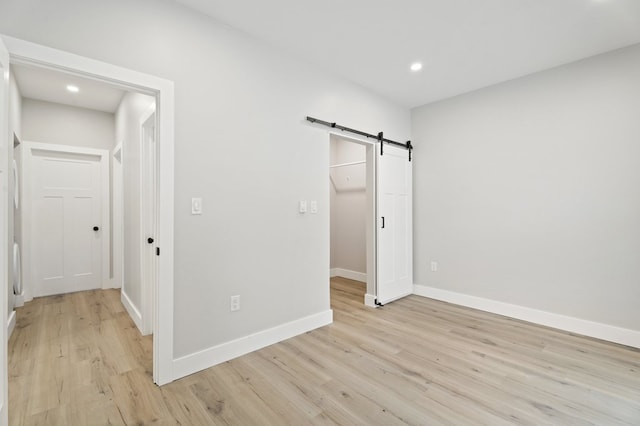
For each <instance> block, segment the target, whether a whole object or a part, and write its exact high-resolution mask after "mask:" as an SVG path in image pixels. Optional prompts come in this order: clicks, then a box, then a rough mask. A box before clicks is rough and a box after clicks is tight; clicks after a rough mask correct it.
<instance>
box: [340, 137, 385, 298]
mask: <svg viewBox="0 0 640 426" xmlns="http://www.w3.org/2000/svg"><path fill="white" fill-rule="evenodd" d="M329 144H330V148H329V192H330V196H329V197H330V200H329V202H330V280H331V285H330V288H331V294H332V295H333V294H334V293H335V292H343V293H347V294H348V296H349V297H348V300H354V301H356V300H357V303H358V304H362V303H364V304H365V305H367V306H371V307H375V306H376V304H375V277H376V273H375V271H376V263H375V262H376V255H375V247H376V244H375V235H376V233H375V208H376V198H375V193H376V192H375V182H376V179H375V177H376V172H375V155H376V151H375V147H376V146H375V143H371V142H367V141H365V140H361V139H358V138H354V137H348V136H345V135H342V134H335V133H330V141H329Z"/></svg>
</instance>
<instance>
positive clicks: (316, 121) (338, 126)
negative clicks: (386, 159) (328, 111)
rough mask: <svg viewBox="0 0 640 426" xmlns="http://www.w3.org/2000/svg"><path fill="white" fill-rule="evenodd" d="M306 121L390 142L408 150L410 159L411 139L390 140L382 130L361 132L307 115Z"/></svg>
mask: <svg viewBox="0 0 640 426" xmlns="http://www.w3.org/2000/svg"><path fill="white" fill-rule="evenodd" d="M307 121H310V122H311V123H318V124H322V125H324V126H328V127H332V128H334V129H338V130H342V131H343V132H349V133H353V134H356V135H360V136H364V137H367V138H372V139H375V140H378V141H380V142H386V143H388V144H391V145H396V146H401V147H403V148H406V149H408V150H409V161H411V150H413V145H411V141H407V142H406V143H401V142H396V141H392V140H391V139H387V138H384V137H382V132H380V133H379V134H378V135H372V134H371V133H366V132H362V131H360V130H355V129H350V128H349V127H345V126H341V125H339V124H336V123H330V122H329V121H324V120H320V119H318V118H314V117H309V116H307Z"/></svg>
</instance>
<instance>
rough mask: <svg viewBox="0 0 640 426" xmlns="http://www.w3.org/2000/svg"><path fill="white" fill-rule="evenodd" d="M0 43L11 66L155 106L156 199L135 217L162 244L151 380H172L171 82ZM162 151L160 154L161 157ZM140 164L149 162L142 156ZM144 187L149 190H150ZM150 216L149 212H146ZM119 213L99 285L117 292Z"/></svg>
mask: <svg viewBox="0 0 640 426" xmlns="http://www.w3.org/2000/svg"><path fill="white" fill-rule="evenodd" d="M2 41H3V42H4V44H5V45H6V46H7V50H8V51H9V54H10V64H11V66H14V65H15V66H23V67H30V68H34V69H45V70H51V71H54V72H57V73H58V74H63V75H68V76H70V77H77V78H81V79H85V80H87V81H93V82H94V83H97V84H102V85H107V86H113V87H118V88H120V89H122V90H124V91H126V92H128V94H127V95H126V96H128V95H129V94H132V95H141V96H146V97H150V98H152V99H153V100H154V102H155V105H156V111H155V112H154V114H153V116H152V117H151V118H150V120H149V117H147V119H148V120H147V122H146V130H145V131H146V132H147V135H148V133H149V129H151V130H152V131H153V147H152V148H147V151H146V152H145V154H146V155H151V154H150V150H151V149H152V150H153V156H152V161H153V164H152V166H153V167H152V170H153V172H152V173H153V174H154V176H155V177H156V179H155V180H154V181H153V182H152V185H153V186H154V188H153V189H152V190H150V189H149V190H148V192H149V193H153V194H154V196H153V198H151V199H149V198H147V200H148V201H147V202H151V203H154V205H153V206H152V207H151V208H149V207H148V206H145V208H144V209H143V208H141V209H140V211H139V215H138V218H139V220H140V224H144V223H145V222H144V220H147V219H148V218H153V219H155V222H154V223H153V225H152V226H146V227H144V232H145V233H147V232H148V230H149V229H153V230H155V235H153V240H154V244H153V246H154V247H153V248H154V249H158V248H159V246H160V245H162V250H163V256H162V257H160V256H159V250H156V251H155V253H154V254H155V256H156V257H155V258H154V259H155V262H147V263H146V268H147V270H149V271H152V272H153V274H152V275H150V278H149V283H150V290H149V291H148V292H147V293H149V292H150V294H151V296H149V299H150V300H148V303H147V306H146V310H144V311H145V312H149V313H150V314H149V315H147V317H148V318H146V319H147V321H148V323H149V328H150V329H151V330H153V333H154V336H153V345H152V347H153V349H152V352H153V361H152V363H153V367H152V370H153V381H154V382H155V383H157V384H159V385H162V384H165V383H169V382H170V381H172V380H173V372H172V364H173V143H174V137H173V128H174V125H173V120H174V118H173V111H174V104H173V102H174V96H173V83H172V82H170V81H167V80H164V79H160V78H157V77H154V76H150V75H146V74H142V73H139V72H136V71H130V70H126V69H124V68H121V67H117V66H113V65H110V64H106V63H103V62H99V61H95V60H92V59H89V58H84V57H79V56H77V55H73V54H69V53H66V52H62V51H58V50H55V49H51V48H47V47H44V46H39V45H35V44H32V43H28V42H25V41H22V40H18V39H13V38H11V37H4V36H3V38H2ZM139 120H140V116H139V115H138V116H137V117H136V128H137V130H136V132H137V135H138V136H137V137H138V138H139V137H140V134H141V133H140V132H141V123H140V121H139ZM118 142H119V143H118V145H116V146H115V147H114V149H113V151H112V153H111V155H109V156H108V158H110V159H111V161H112V164H111V165H112V166H113V167H114V168H115V169H119V170H120V172H121V175H120V177H121V178H122V176H123V175H126V173H127V171H126V157H127V150H126V148H125V146H126V141H124V144H123V143H122V142H123V141H122V140H121V141H118ZM114 144H115V141H114ZM160 151H161V152H162V155H160ZM138 156H139V157H141V156H142V152H141V151H138ZM140 159H142V158H140ZM144 159H147V158H146V157H145V158H144ZM149 166H150V165H147V166H146V167H147V169H148V168H149ZM141 169H142V166H141V167H140V168H139V169H138V171H137V174H138V176H139V177H140V176H141ZM115 175H116V174H115V173H113V174H112V177H113V178H114V179H113V181H112V185H113V186H112V187H111V189H114V192H112V193H111V195H112V196H113V195H114V194H115V195H116V196H119V195H122V192H120V193H118V192H117V191H116V190H115V189H116V188H115V183H116V182H117V179H115ZM122 186H126V179H125V180H122V179H121V180H120V189H122ZM140 186H141V185H140ZM140 186H139V187H140ZM148 188H150V186H149V187H148ZM148 188H147V189H148ZM138 198H140V197H138ZM123 204H124V202H122V203H120V204H119V203H118V202H113V200H112V202H111V207H112V208H115V209H118V208H121V207H122V206H123ZM150 211H151V212H153V213H149V212H150ZM143 212H144V213H143ZM118 214H119V213H118V212H115V211H112V214H111V215H109V214H107V215H106V217H105V215H102V217H101V221H102V223H105V224H106V225H107V226H106V227H107V228H109V226H108V225H112V228H113V229H114V231H115V232H114V234H113V235H112V236H103V237H104V238H108V239H110V241H111V248H110V249H108V250H107V251H108V252H109V253H110V258H111V259H110V260H111V261H110V262H109V264H108V265H107V266H106V269H108V270H109V272H108V274H107V275H108V276H109V277H110V279H109V280H108V281H109V282H108V283H105V282H104V280H103V282H102V284H103V286H116V287H117V286H118V284H119V281H120V283H121V281H122V280H121V279H120V277H119V274H120V272H121V271H122V269H123V268H121V269H119V268H118V266H117V265H116V263H117V259H122V258H123V257H124V256H123V252H124V246H126V242H125V238H124V237H126V236H127V232H126V231H123V233H122V234H121V235H117V234H116V232H117V230H116V228H117V227H118V226H120V227H121V228H124V227H125V226H124V224H123V223H122V221H121V220H120V221H119V219H121V217H120V216H118ZM143 214H144V217H145V219H144V220H143V218H142V216H143ZM96 227H97V228H98V231H95V230H93V232H95V233H96V234H97V233H99V232H100V231H101V230H102V229H103V228H102V226H100V225H95V226H94V228H96ZM141 228H142V227H141ZM96 234H94V235H96ZM135 238H136V240H138V241H139V240H140V234H137V235H136V236H135ZM148 238H150V237H148ZM147 244H148V243H146V242H145V244H144V246H143V247H145V248H146V247H148V245H147ZM142 257H143V256H139V264H138V269H139V270H142V269H143V267H145V266H143V265H142ZM150 265H153V266H150ZM27 268H28V267H27V266H25V267H23V272H24V271H25V270H26V269H27ZM104 269H105V268H103V270H104ZM23 275H24V274H23ZM147 275H149V274H147ZM23 278H24V277H23ZM25 284H26V283H25ZM159 312H161V313H162V315H159V314H157V313H159ZM5 344H6V342H5ZM5 354H6V352H5ZM1 361H2V362H3V363H4V364H5V365H6V362H7V359H2V360H1ZM3 387H4V385H3Z"/></svg>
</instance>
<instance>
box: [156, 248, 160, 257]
mask: <svg viewBox="0 0 640 426" xmlns="http://www.w3.org/2000/svg"><path fill="white" fill-rule="evenodd" d="M156 256H160V247H156Z"/></svg>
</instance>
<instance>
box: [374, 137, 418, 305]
mask: <svg viewBox="0 0 640 426" xmlns="http://www.w3.org/2000/svg"><path fill="white" fill-rule="evenodd" d="M378 149H379V148H378ZM411 165H412V162H410V161H409V152H408V151H407V150H406V149H404V148H400V147H396V146H393V145H386V144H385V145H384V149H383V154H382V155H380V152H379V151H378V155H377V191H376V192H377V218H378V226H377V238H376V246H377V247H376V264H377V280H376V283H377V292H376V293H377V294H376V300H377V303H379V304H385V303H388V302H391V301H393V300H396V299H399V298H401V297H404V296H408V295H409V294H412V293H413V236H412V235H413V234H412V232H413V226H412V208H413V207H412V175H411Z"/></svg>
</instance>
